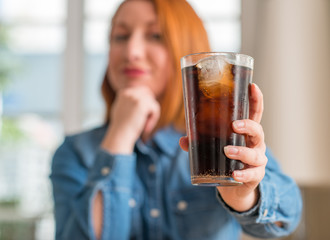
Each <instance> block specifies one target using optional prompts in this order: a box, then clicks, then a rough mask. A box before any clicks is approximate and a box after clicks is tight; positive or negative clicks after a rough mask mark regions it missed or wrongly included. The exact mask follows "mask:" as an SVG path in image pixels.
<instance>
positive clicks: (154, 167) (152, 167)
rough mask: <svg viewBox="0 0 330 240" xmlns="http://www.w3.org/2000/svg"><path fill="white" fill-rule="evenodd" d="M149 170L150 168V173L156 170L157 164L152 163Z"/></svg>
mask: <svg viewBox="0 0 330 240" xmlns="http://www.w3.org/2000/svg"><path fill="white" fill-rule="evenodd" d="M148 170H149V172H150V173H154V172H156V166H155V164H150V165H149V167H148Z"/></svg>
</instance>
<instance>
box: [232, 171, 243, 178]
mask: <svg viewBox="0 0 330 240" xmlns="http://www.w3.org/2000/svg"><path fill="white" fill-rule="evenodd" d="M234 175H235V177H239V178H240V177H243V173H242V172H241V171H235V172H234Z"/></svg>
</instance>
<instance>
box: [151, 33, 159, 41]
mask: <svg viewBox="0 0 330 240" xmlns="http://www.w3.org/2000/svg"><path fill="white" fill-rule="evenodd" d="M149 37H150V39H151V40H155V41H161V40H162V35H161V34H160V33H152V34H150V36H149Z"/></svg>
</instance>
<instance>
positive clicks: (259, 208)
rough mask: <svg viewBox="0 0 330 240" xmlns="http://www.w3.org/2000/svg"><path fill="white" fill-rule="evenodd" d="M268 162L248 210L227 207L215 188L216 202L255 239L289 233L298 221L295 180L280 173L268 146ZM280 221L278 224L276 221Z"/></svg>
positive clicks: (300, 203)
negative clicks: (279, 225)
mask: <svg viewBox="0 0 330 240" xmlns="http://www.w3.org/2000/svg"><path fill="white" fill-rule="evenodd" d="M266 155H267V157H268V163H267V166H266V173H265V177H264V179H263V180H262V181H261V182H260V184H259V191H260V198H259V201H258V203H257V205H256V206H254V207H253V208H252V209H250V210H249V211H247V212H236V211H235V210H233V209H232V208H230V207H229V206H228V205H227V204H226V203H225V202H224V201H223V199H222V198H221V196H220V194H219V193H218V191H217V196H218V199H219V201H220V202H221V203H222V205H223V206H224V208H226V209H227V210H228V211H229V212H230V213H231V214H232V215H233V216H234V217H235V218H236V220H237V221H238V222H239V223H240V225H241V226H242V229H243V231H244V232H246V233H247V234H249V235H251V236H253V237H258V238H273V237H282V236H286V235H289V234H290V233H292V232H293V231H294V230H295V229H296V227H297V225H298V224H299V221H300V218H301V213H302V198H301V194H300V190H299V188H298V186H297V184H296V183H295V181H294V180H293V179H292V178H290V177H288V176H287V175H285V174H283V173H282V171H281V169H280V167H279V165H278V163H277V162H276V160H275V159H274V157H273V155H272V154H271V152H270V151H269V149H267V151H266ZM278 221H279V222H282V223H283V227H278V226H277V225H276V224H275V222H278Z"/></svg>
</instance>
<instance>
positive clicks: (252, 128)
mask: <svg viewBox="0 0 330 240" xmlns="http://www.w3.org/2000/svg"><path fill="white" fill-rule="evenodd" d="M249 104H250V112H249V119H244V120H238V121H234V122H233V130H234V131H235V132H236V133H239V134H245V135H247V137H246V147H237V146H226V147H225V149H224V150H225V154H226V156H227V157H228V158H232V159H238V160H240V161H242V162H243V163H245V164H246V166H247V168H245V169H244V170H237V171H234V172H233V178H234V179H235V180H236V181H238V182H242V183H243V184H242V185H240V186H235V187H217V189H218V190H219V192H220V194H221V197H222V198H223V200H224V201H225V202H226V203H227V204H228V205H229V206H230V207H231V208H233V209H234V210H236V211H239V212H244V211H247V210H249V209H251V208H252V207H253V206H254V205H255V204H256V203H257V202H258V199H259V190H258V185H259V183H260V181H261V180H262V179H263V177H264V175H265V167H266V164H267V157H266V155H265V151H266V144H265V142H264V132H263V129H262V126H261V125H260V121H261V118H262V113H263V96H262V93H261V91H260V89H259V88H258V87H257V85H255V84H252V85H251V88H250V99H249ZM180 146H181V148H182V149H183V150H185V151H187V150H188V139H187V137H183V138H181V139H180Z"/></svg>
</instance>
